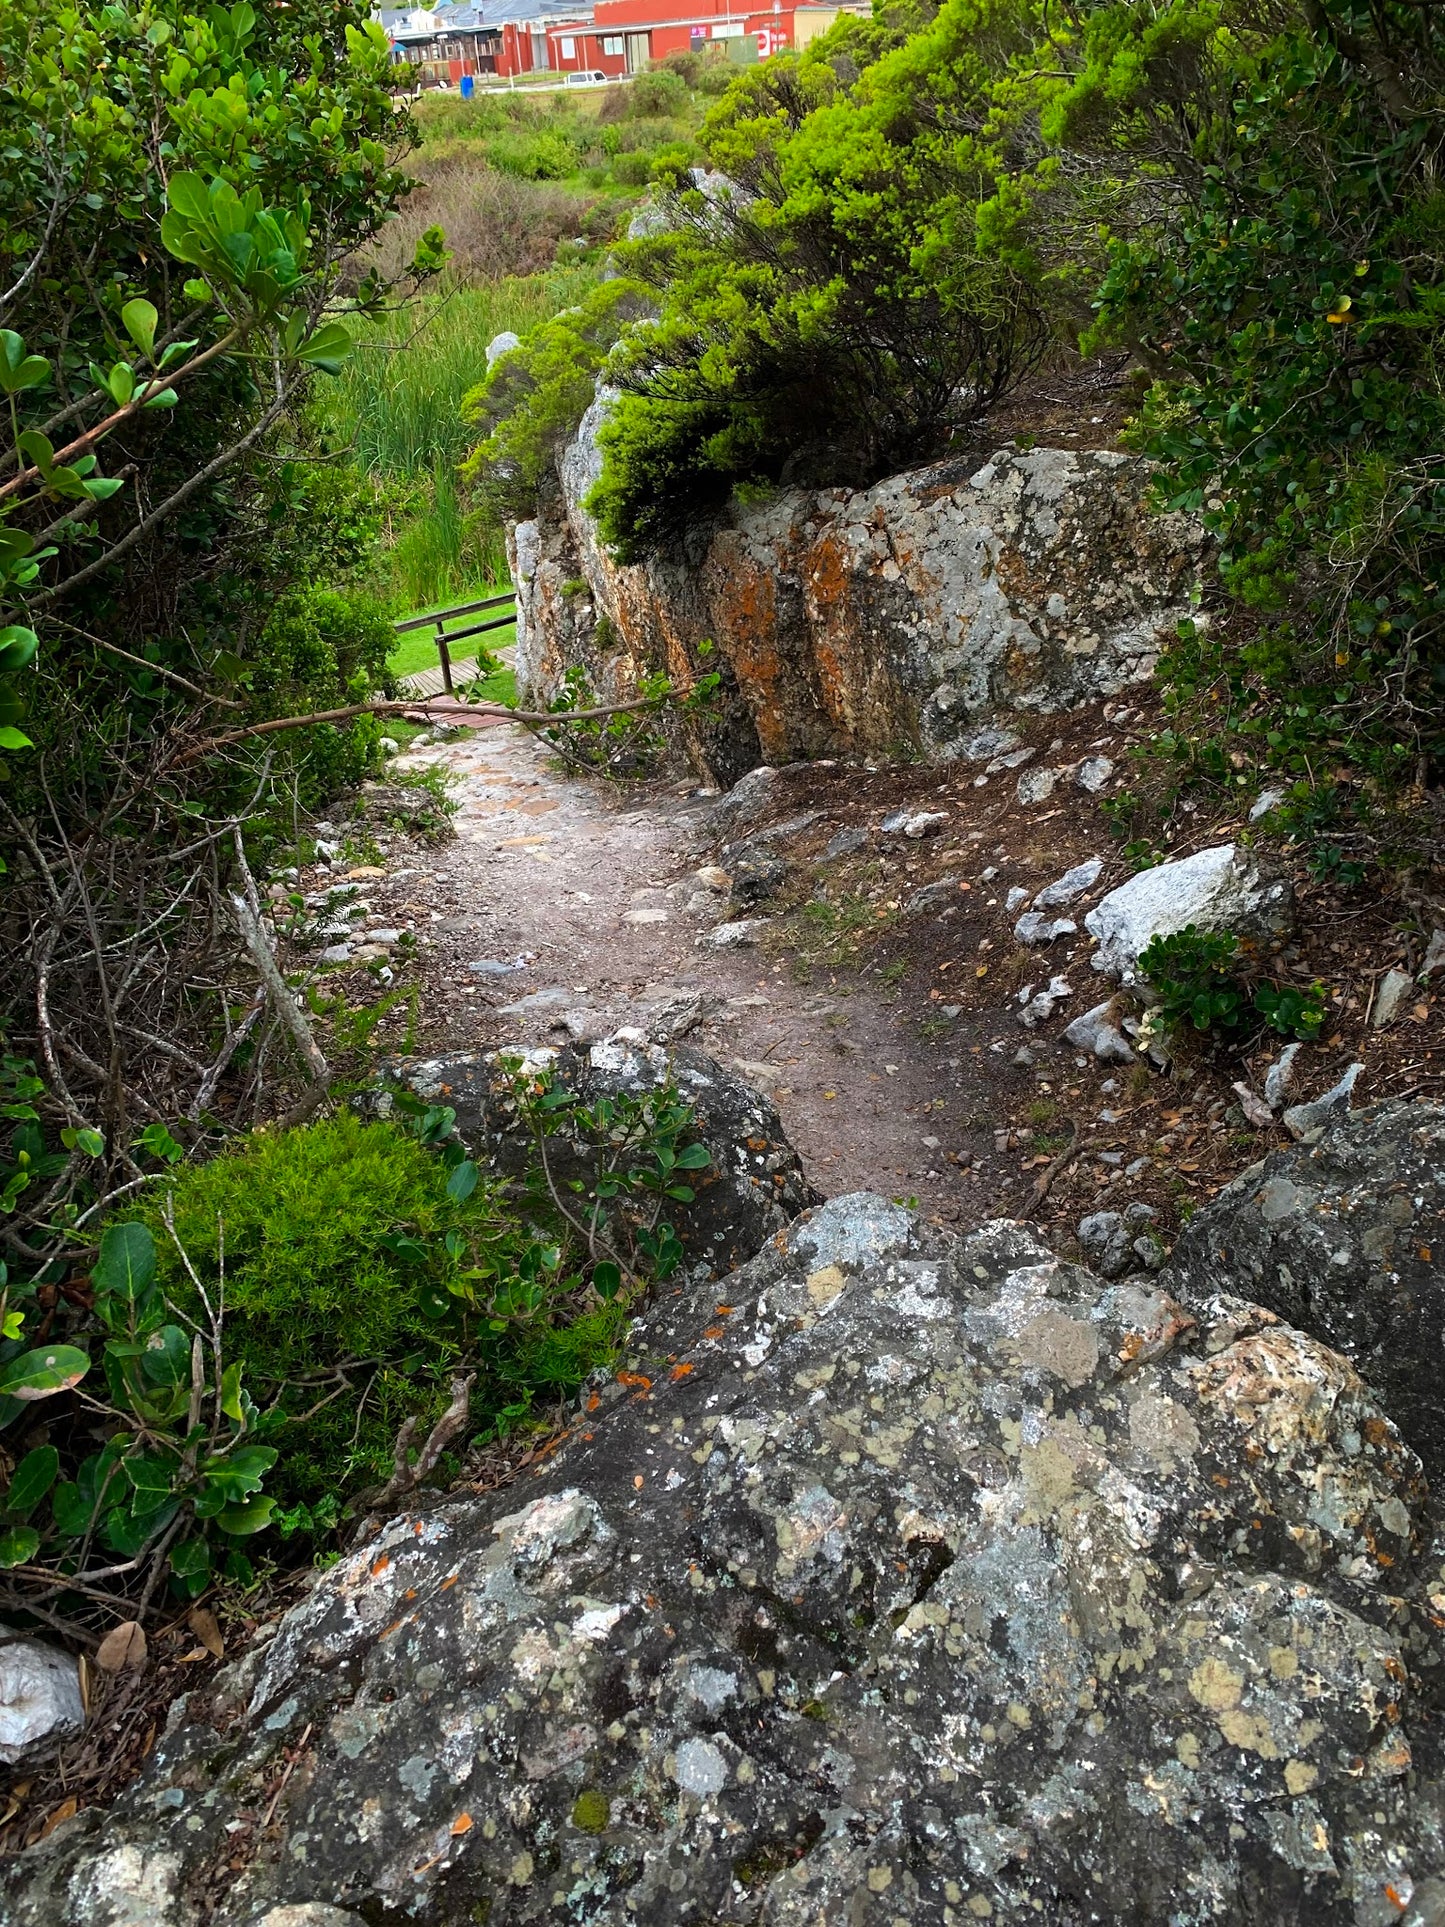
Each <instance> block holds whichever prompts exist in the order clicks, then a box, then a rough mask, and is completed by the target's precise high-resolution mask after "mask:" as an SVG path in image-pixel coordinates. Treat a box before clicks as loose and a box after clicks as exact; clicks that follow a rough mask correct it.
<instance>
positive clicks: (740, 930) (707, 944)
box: [697, 917, 769, 950]
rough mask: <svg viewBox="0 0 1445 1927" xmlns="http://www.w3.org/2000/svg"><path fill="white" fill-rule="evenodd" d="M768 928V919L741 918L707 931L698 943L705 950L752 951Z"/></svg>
mask: <svg viewBox="0 0 1445 1927" xmlns="http://www.w3.org/2000/svg"><path fill="white" fill-rule="evenodd" d="M768 927H769V920H768V918H767V917H739V918H737V919H736V920H735V921H734V922H732V923H720V924H719V925H718V926H717V928H716V930H708V931H705V932H704V933H703V935H702V936H700V937H699V938H698V940H697V941H698V944H699V945H700V947H701V948H702V949H704V950H750V949H752V948H754V947H755V946H756V944H757V942H758V939H759V938H760V937H761V936H762V934H763V932H764V931H765V930H766V929H768Z"/></svg>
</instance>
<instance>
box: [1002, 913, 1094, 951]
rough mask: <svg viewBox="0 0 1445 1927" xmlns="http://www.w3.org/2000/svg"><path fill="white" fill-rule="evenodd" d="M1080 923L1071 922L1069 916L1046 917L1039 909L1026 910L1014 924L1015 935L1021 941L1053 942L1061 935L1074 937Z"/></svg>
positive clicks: (1029, 942) (1030, 942)
mask: <svg viewBox="0 0 1445 1927" xmlns="http://www.w3.org/2000/svg"><path fill="white" fill-rule="evenodd" d="M1078 928H1079V926H1078V924H1076V923H1071V922H1070V921H1069V919H1068V918H1067V917H1052V918H1051V917H1046V916H1042V915H1041V914H1040V913H1039V912H1038V911H1037V910H1026V911H1025V912H1024V914H1023V915H1022V916H1021V917H1020V918H1019V920H1018V922H1017V923H1016V924H1015V925H1014V935H1015V937H1017V938H1018V940H1019V942H1020V943H1027V944H1036V943H1053V942H1055V941H1056V940H1057V939H1058V938H1059V937H1072V936H1075V935H1077V933H1078Z"/></svg>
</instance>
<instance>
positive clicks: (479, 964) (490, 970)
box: [467, 957, 526, 977]
mask: <svg viewBox="0 0 1445 1927" xmlns="http://www.w3.org/2000/svg"><path fill="white" fill-rule="evenodd" d="M467 969H468V970H470V971H471V972H472V974H473V976H476V977H506V976H509V975H510V974H511V972H512V971H514V970H525V969H526V964H525V962H524V961H523V960H522V958H520V957H517V958H514V959H513V961H512V962H511V963H503V962H502V960H501V958H500V957H476V958H474V959H473V960H472V962H471V963H469V964H468V965H467Z"/></svg>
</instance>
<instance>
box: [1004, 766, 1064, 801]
mask: <svg viewBox="0 0 1445 1927" xmlns="http://www.w3.org/2000/svg"><path fill="white" fill-rule="evenodd" d="M1058 780H1059V773H1058V771H1057V770H1055V769H1026V770H1025V771H1024V773H1023V775H1022V776H1021V777H1020V778H1019V780H1018V783H1017V785H1016V787H1015V789H1014V795H1015V796H1017V798H1018V800H1019V802H1020V803H1022V804H1023V805H1024V807H1025V808H1026V809H1032V808H1034V806H1035V805H1036V804H1039V803H1046V802H1047V801H1048V800H1049V798H1050V797H1051V796H1052V795H1053V793H1054V785H1055V784H1056V783H1057V782H1058Z"/></svg>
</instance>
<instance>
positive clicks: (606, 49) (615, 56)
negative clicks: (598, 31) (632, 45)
mask: <svg viewBox="0 0 1445 1927" xmlns="http://www.w3.org/2000/svg"><path fill="white" fill-rule="evenodd" d="M602 51H603V53H605V54H606V55H607V57H608V59H609V60H621V58H622V55H623V51H624V49H623V45H622V35H621V34H620V33H608V34H604V35H603V36H602Z"/></svg>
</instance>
